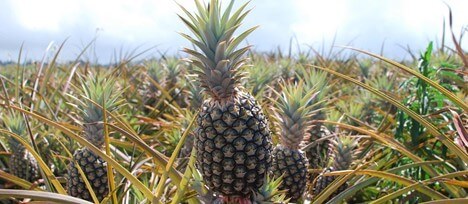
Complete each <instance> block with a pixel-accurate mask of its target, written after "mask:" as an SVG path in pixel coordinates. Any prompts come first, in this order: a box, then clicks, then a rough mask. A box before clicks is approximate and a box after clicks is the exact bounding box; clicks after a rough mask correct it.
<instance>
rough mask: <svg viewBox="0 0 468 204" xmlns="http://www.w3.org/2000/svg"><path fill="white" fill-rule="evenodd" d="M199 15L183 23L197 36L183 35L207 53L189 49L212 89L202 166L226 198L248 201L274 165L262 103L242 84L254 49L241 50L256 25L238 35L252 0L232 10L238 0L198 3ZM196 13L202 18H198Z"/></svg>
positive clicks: (199, 138)
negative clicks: (249, 53)
mask: <svg viewBox="0 0 468 204" xmlns="http://www.w3.org/2000/svg"><path fill="white" fill-rule="evenodd" d="M195 2H196V4H197V8H198V11H199V13H198V14H196V15H192V14H191V13H189V12H188V11H187V10H186V9H185V8H183V7H182V10H183V11H184V12H185V13H186V14H187V16H188V17H187V18H184V17H181V19H182V21H183V22H184V23H185V24H186V25H187V26H188V27H189V28H190V29H191V31H192V32H193V34H194V36H195V37H194V38H192V37H190V36H189V35H186V34H182V36H183V37H185V38H187V39H188V40H189V41H190V42H192V43H194V44H195V45H196V46H197V47H198V48H199V49H200V50H201V52H198V51H195V50H192V49H188V48H185V50H184V51H185V52H187V53H189V54H190V55H192V57H193V59H192V61H191V63H192V65H194V66H196V67H198V69H199V70H197V71H196V73H197V75H198V77H199V80H200V84H201V87H203V88H204V91H205V93H207V98H206V100H205V101H204V102H203V104H202V107H201V110H200V113H199V114H198V116H197V129H196V138H195V139H196V144H195V148H196V150H197V162H196V164H197V165H196V166H197V168H198V170H199V171H200V172H201V173H202V175H203V180H204V182H205V183H206V185H207V186H208V187H209V188H210V190H212V191H214V192H215V193H217V194H219V195H221V196H222V197H223V198H225V199H226V200H239V199H240V200H248V199H250V198H249V197H250V195H251V194H252V192H256V191H258V189H259V188H260V187H261V186H262V184H263V183H264V180H265V176H266V173H267V171H268V168H269V166H270V164H271V149H272V145H271V138H270V130H269V126H268V121H267V119H266V117H265V115H264V114H263V111H262V108H261V106H259V105H258V104H257V102H256V101H255V99H254V98H253V97H252V96H251V95H250V94H249V93H247V92H245V91H244V89H243V88H242V86H241V85H240V80H241V78H242V75H241V73H240V72H239V69H240V68H241V67H242V66H244V62H245V61H246V59H244V58H243V57H242V56H243V54H245V53H246V52H247V51H248V49H249V47H244V48H240V49H237V50H236V47H237V46H238V45H239V43H240V42H242V40H243V39H244V38H245V37H246V36H247V35H248V34H249V33H250V32H252V31H253V30H254V28H252V29H249V30H247V31H245V32H244V33H242V34H240V35H239V37H234V36H233V34H234V32H235V30H236V29H237V28H238V27H239V25H240V23H241V21H242V19H243V18H244V17H245V16H246V14H247V13H248V12H243V9H244V8H245V6H246V4H244V5H243V6H241V8H240V9H239V10H238V11H236V12H234V13H232V14H231V10H232V7H233V4H234V1H231V2H230V4H229V5H228V7H227V8H226V10H225V11H224V13H221V4H220V2H219V0H211V3H210V4H208V5H202V3H200V2H199V1H198V0H196V1H195ZM195 16H196V17H195Z"/></svg>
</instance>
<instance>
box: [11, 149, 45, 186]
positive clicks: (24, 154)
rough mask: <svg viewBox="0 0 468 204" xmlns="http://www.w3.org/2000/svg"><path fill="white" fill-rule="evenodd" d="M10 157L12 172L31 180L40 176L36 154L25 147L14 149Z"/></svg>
mask: <svg viewBox="0 0 468 204" xmlns="http://www.w3.org/2000/svg"><path fill="white" fill-rule="evenodd" d="M13 151H14V152H13V154H12V155H11V158H10V173H12V174H13V175H15V176H17V177H19V178H22V179H24V180H26V181H29V182H34V181H36V180H37V179H38V178H39V168H38V165H37V161H36V159H35V158H34V156H33V155H32V154H31V153H30V152H28V151H27V150H26V149H24V148H20V150H16V151H15V150H13Z"/></svg>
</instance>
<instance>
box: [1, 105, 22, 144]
mask: <svg viewBox="0 0 468 204" xmlns="http://www.w3.org/2000/svg"><path fill="white" fill-rule="evenodd" d="M3 122H4V123H5V126H6V127H7V128H8V129H9V130H10V131H11V132H12V133H15V134H17V135H19V136H21V137H24V131H25V130H26V124H25V123H24V122H23V118H22V117H21V115H20V114H14V113H13V114H6V115H4V116H3ZM8 143H9V145H10V147H11V148H15V151H18V148H21V149H24V147H23V145H22V144H21V143H20V142H19V141H18V140H16V139H15V138H13V137H8ZM21 149H20V150H21Z"/></svg>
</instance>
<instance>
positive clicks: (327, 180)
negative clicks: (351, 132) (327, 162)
mask: <svg viewBox="0 0 468 204" xmlns="http://www.w3.org/2000/svg"><path fill="white" fill-rule="evenodd" d="M331 144H332V145H330V147H331V149H332V150H330V153H331V155H333V160H332V161H333V162H332V165H331V166H329V167H327V168H325V169H324V170H323V171H322V173H321V174H320V175H319V177H318V179H317V182H316V183H315V186H314V195H319V194H320V193H321V192H322V191H323V190H325V188H327V186H328V185H330V184H331V183H332V182H333V181H334V180H335V179H336V178H338V176H327V177H325V176H323V174H325V173H328V172H332V171H341V170H347V169H349V167H350V166H351V163H352V162H353V160H354V157H355V155H356V154H357V151H355V148H356V146H357V141H356V140H355V139H353V138H351V137H345V136H341V137H338V138H336V140H332V143H331ZM346 188H348V185H347V184H346V183H345V184H344V185H341V186H340V187H339V188H338V189H337V190H335V191H334V192H333V194H332V195H331V197H334V196H336V195H338V194H340V193H341V192H343V191H344V190H346Z"/></svg>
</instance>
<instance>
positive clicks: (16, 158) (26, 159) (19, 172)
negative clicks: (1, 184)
mask: <svg viewBox="0 0 468 204" xmlns="http://www.w3.org/2000/svg"><path fill="white" fill-rule="evenodd" d="M3 121H4V123H5V125H6V126H7V127H8V128H9V129H10V131H11V132H13V133H15V134H17V135H19V136H22V137H24V136H25V131H26V124H24V122H23V121H22V118H21V116H20V115H16V114H11V115H5V116H4V118H3ZM24 139H26V140H28V139H27V138H24ZM8 144H9V145H10V150H11V151H12V155H11V157H10V165H9V168H10V173H11V174H13V175H15V176H17V177H19V178H22V179H24V180H26V181H29V182H34V181H36V180H37V179H38V178H39V168H38V165H37V161H36V159H35V158H34V156H33V155H32V154H31V153H30V152H29V151H28V150H27V149H26V148H25V147H24V146H23V145H22V144H21V143H20V142H19V141H18V140H16V139H15V138H13V137H9V138H8Z"/></svg>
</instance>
